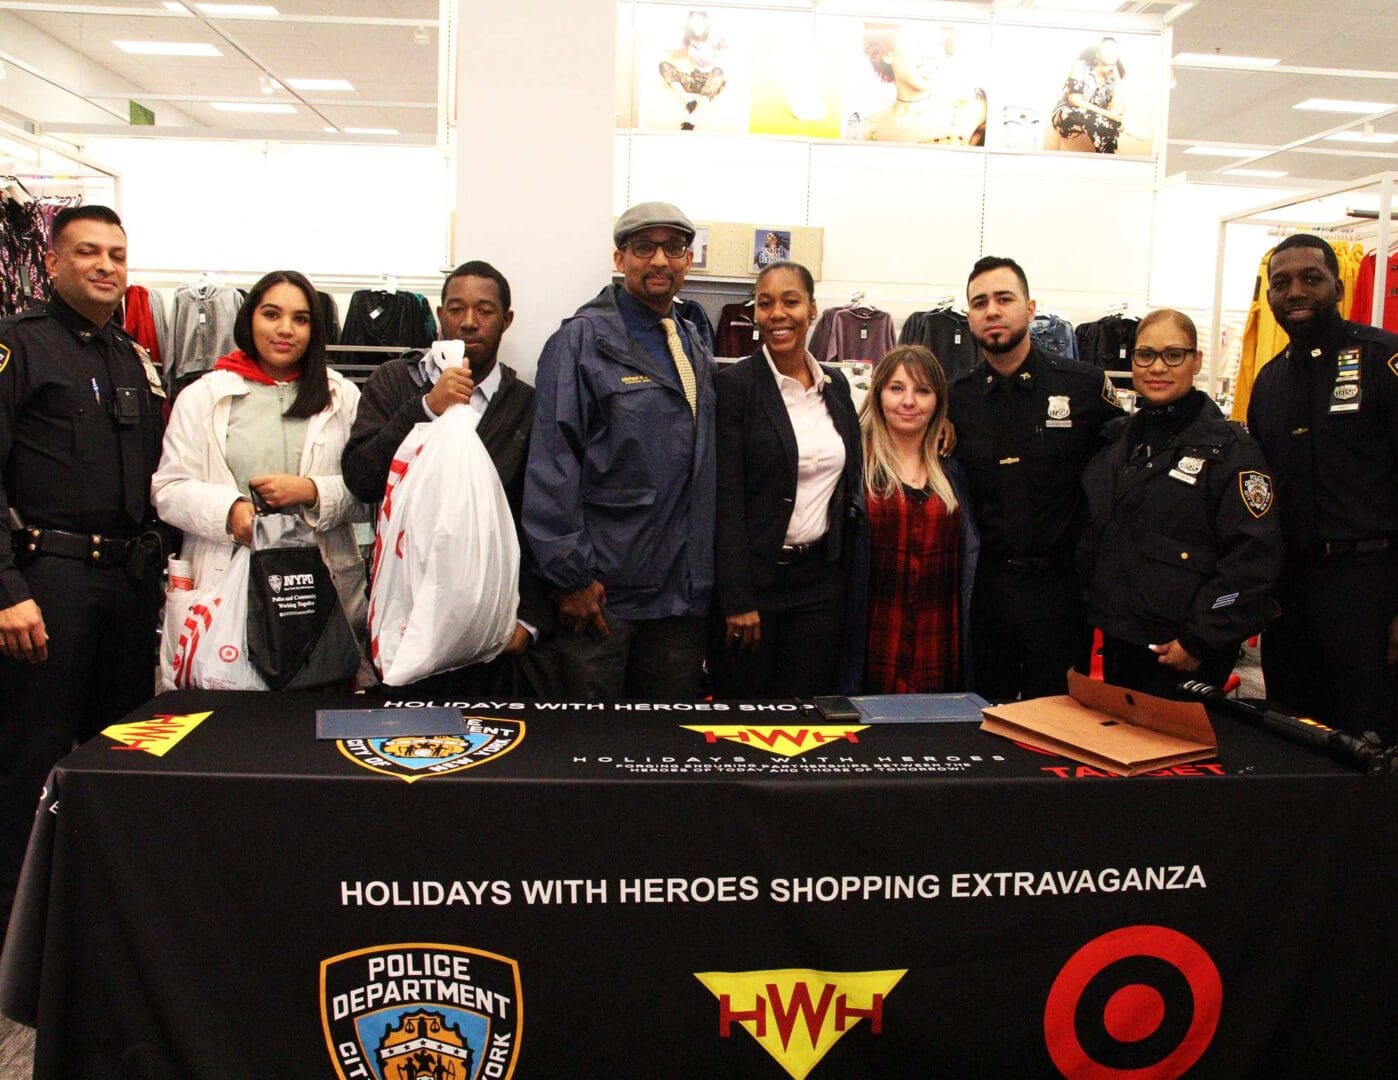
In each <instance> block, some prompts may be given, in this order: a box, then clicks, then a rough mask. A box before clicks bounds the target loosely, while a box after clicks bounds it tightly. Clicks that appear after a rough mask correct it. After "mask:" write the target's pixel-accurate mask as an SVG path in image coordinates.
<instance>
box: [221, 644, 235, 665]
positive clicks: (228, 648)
mask: <svg viewBox="0 0 1398 1080" xmlns="http://www.w3.org/2000/svg"><path fill="white" fill-rule="evenodd" d="M218 658H219V659H220V660H222V661H223V662H224V663H225V664H231V663H233V661H235V660H237V659H238V646H236V645H223V646H220V647H219V650H218Z"/></svg>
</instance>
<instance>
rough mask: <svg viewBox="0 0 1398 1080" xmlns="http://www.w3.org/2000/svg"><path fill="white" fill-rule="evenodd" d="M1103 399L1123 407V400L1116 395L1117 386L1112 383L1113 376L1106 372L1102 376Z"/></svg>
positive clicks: (1110, 403)
mask: <svg viewBox="0 0 1398 1080" xmlns="http://www.w3.org/2000/svg"><path fill="white" fill-rule="evenodd" d="M1102 400H1103V401H1105V402H1106V403H1107V404H1108V405H1115V406H1117V407H1118V408H1120V407H1121V400H1120V399H1119V398H1118V397H1117V396H1116V387H1115V386H1113V385H1112V378H1111V376H1110V375H1106V374H1104V375H1103V376H1102Z"/></svg>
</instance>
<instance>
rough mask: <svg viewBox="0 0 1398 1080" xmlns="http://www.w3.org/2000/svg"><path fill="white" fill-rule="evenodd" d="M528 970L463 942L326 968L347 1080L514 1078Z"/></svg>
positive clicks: (339, 1068) (337, 1060) (329, 1027)
mask: <svg viewBox="0 0 1398 1080" xmlns="http://www.w3.org/2000/svg"><path fill="white" fill-rule="evenodd" d="M522 1012H523V998H522V995H521V993H520V977H519V964H518V963H516V962H515V961H514V960H511V959H510V958H509V957H505V956H499V955H497V954H495V953H490V952H485V951H483V950H480V949H470V948H466V947H465V946H461V945H438V944H427V943H421V942H412V943H404V944H397V945H376V946H374V947H372V948H368V949H358V950H356V951H354V952H347V953H341V954H340V955H339V956H332V957H331V958H330V959H328V960H323V961H321V965H320V1017H321V1025H322V1027H323V1029H324V1031H325V1043H326V1047H327V1048H328V1049H329V1051H330V1057H331V1060H332V1062H333V1063H334V1065H335V1074H336V1075H337V1076H339V1077H340V1080H350V1078H351V1077H372V1078H374V1080H400V1078H404V1077H411V1078H413V1080H417V1078H419V1077H427V1078H431V1080H436V1078H438V1077H441V1078H443V1080H446V1078H450V1080H477V1078H480V1077H502V1078H508V1077H510V1076H513V1075H514V1069H515V1062H516V1061H517V1060H518V1058H519V1035H520V1032H521V1031H522Z"/></svg>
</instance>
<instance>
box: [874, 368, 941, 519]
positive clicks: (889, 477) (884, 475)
mask: <svg viewBox="0 0 1398 1080" xmlns="http://www.w3.org/2000/svg"><path fill="white" fill-rule="evenodd" d="M900 367H902V368H905V369H906V370H907V373H908V376H909V377H910V378H911V379H912V380H913V381H914V382H915V383H925V384H926V385H928V386H930V387H932V390H933V391H934V392H935V393H936V395H937V407H936V409H934V410H933V412H932V420H931V422H930V423H929V424H928V425H927V430H926V431H925V432H923V435H922V463H923V466H924V467H925V468H926V469H927V480H928V482H929V483H930V484H931V486H932V490H933V492H934V493H935V494H936V495H937V497H938V498H939V499H941V500H942V504H943V505H944V506H945V507H946V508H947V511H948V512H950V511H952V510H955V509H956V492H955V491H954V490H952V486H951V480H950V479H949V478H948V477H947V473H946V470H945V469H943V468H942V459H941V458H940V457H939V456H938V454H937V438H938V436H939V435H940V434H941V433H942V429H943V428H944V427H946V423H947V376H946V373H945V372H944V371H942V365H941V364H939V363H937V358H936V357H935V356H933V355H932V350H931V349H928V348H926V347H925V346H922V345H899V346H897V347H896V348H893V349H890V350H889V352H888V353H887V355H885V356H884V358H883V359H882V360H880V361H879V362H878V363H877V364H876V365H875V366H874V376H873V378H872V379H871V380H870V382H869V394H868V396H867V397H865V399H864V404H863V405H862V406H861V407H860V409H859V429H860V437H861V440H862V442H863V444H864V483H865V486H866V487H867V488H868V489H869V490H870V491H871V492H873V493H874V494H875V495H877V496H878V497H879V498H881V499H886V498H889V497H890V496H892V495H893V494H894V493H895V492H897V491H899V490H900V489H901V481H900V480H899V479H898V450H897V448H896V447H895V446H894V443H893V435H892V434H891V433H890V432H889V430H888V420H887V418H886V417H885V416H884V414H883V404H882V403H883V391H884V388H885V387H886V386H888V384H889V382H891V381H892V379H893V375H894V373H895V372H896V371H897V370H898V369H899V368H900Z"/></svg>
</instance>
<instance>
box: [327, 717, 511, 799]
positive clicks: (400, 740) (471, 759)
mask: <svg viewBox="0 0 1398 1080" xmlns="http://www.w3.org/2000/svg"><path fill="white" fill-rule="evenodd" d="M463 719H464V721H465V724H466V730H465V731H463V732H453V733H451V734H446V735H395V736H393V737H391V738H383V739H339V740H337V741H336V744H335V745H336V746H338V747H339V748H340V753H342V754H344V755H345V757H347V758H349V759H350V760H351V761H353V762H354V763H355V764H356V765H359V766H362V767H363V768H366V769H368V770H369V771H370V772H376V773H383V774H384V775H385V776H396V777H397V778H398V779H399V780H403V781H406V782H407V783H409V784H411V783H412V782H413V781H414V780H421V779H422V778H423V777H426V776H442V775H444V774H446V773H454V772H460V771H461V770H462V769H472V768H475V767H476V766H477V765H483V764H485V763H486V762H487V761H493V760H494V759H495V758H498V757H502V756H504V755H505V754H508V753H509V752H510V751H511V750H513V749H514V748H515V747H516V746H518V745H519V744H520V743H521V742H523V741H524V721H523V720H507V719H502V718H500V717H494V716H467V717H464V718H463Z"/></svg>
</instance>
